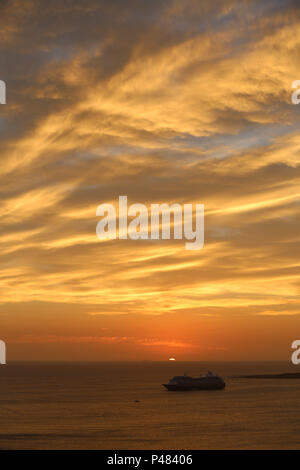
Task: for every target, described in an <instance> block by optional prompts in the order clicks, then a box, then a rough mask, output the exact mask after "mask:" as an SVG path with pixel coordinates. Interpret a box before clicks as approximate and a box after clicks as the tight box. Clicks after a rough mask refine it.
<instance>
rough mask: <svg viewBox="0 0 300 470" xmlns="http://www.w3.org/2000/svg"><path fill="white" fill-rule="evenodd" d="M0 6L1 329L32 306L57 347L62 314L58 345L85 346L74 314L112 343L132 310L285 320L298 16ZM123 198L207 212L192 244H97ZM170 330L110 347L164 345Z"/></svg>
mask: <svg viewBox="0 0 300 470" xmlns="http://www.w3.org/2000/svg"><path fill="white" fill-rule="evenodd" d="M1 5H2V6H1V8H2V13H3V15H1V20H0V22H1V24H2V28H1V31H2V32H1V35H2V41H1V46H0V48H1V59H0V68H1V71H2V72H3V74H4V76H1V79H4V80H5V81H6V83H7V105H5V106H2V107H1V109H0V111H1V120H0V134H1V141H0V150H1V166H0V180H1V185H0V200H1V202H0V214H1V238H0V248H1V252H0V266H1V268H0V288H1V305H0V306H3V311H4V310H5V311H7V307H8V306H11V309H9V312H10V313H9V315H10V316H11V318H12V320H11V321H13V319H15V321H16V319H17V318H18V315H19V312H20V310H21V311H23V309H24V311H26V312H27V315H29V312H28V311H27V307H26V306H27V305H32V303H34V302H37V303H42V304H43V307H42V308H43V309H45V313H42V312H40V314H39V315H38V314H37V315H34V316H33V317H32V316H31V315H29V317H28V322H29V326H30V325H31V327H32V328H37V329H40V330H41V332H42V333H43V334H41V335H40V336H39V337H41V338H46V337H48V336H47V335H50V336H49V337H50V338H61V341H63V340H62V338H66V342H68V341H69V340H68V339H67V338H68V334H63V335H61V336H60V334H59V333H60V328H62V325H64V324H65V322H66V321H68V320H66V319H65V318H69V315H71V312H72V311H73V312H74V305H76V306H78V309H79V310H78V312H77V310H76V312H77V313H76V314H75V313H74V316H76V322H75V323H76V328H77V331H74V332H73V334H72V335H70V338H73V339H74V341H75V338H98V339H97V340H96V339H95V340H94V342H97V341H100V340H99V337H97V336H95V334H94V332H93V328H92V327H91V326H90V323H89V320H96V319H99V321H100V320H101V318H104V317H105V316H106V315H108V316H111V318H112V319H113V318H118V321H119V322H120V323H121V325H122V328H123V329H124V331H126V328H127V323H126V321H127V320H126V319H128V316H130V315H139V316H141V317H144V318H145V317H146V316H147V315H149V316H151V315H152V316H153V317H155V316H161V317H164V315H166V314H167V315H170V317H168V319H169V318H170V320H168V322H171V316H172V315H173V316H174V315H177V314H178V315H182V316H183V318H185V319H186V321H187V322H188V321H189V319H191V315H194V314H195V313H197V314H198V315H199V316H200V317H201V318H214V321H215V322H216V323H215V325H216V326H217V325H218V322H220V321H221V320H220V318H222V316H224V318H225V317H227V316H228V318H231V316H232V315H235V314H236V313H237V312H241V311H242V312H243V315H245V318H252V316H256V317H257V316H259V315H261V316H266V314H263V312H275V313H276V312H281V313H280V315H279V316H280V317H283V316H284V315H286V316H289V315H291V314H293V315H294V316H296V315H297V312H298V311H299V297H298V292H299V274H300V273H299V264H298V263H297V259H298V258H299V234H298V232H299V230H298V220H299V207H300V206H299V200H300V193H299V183H300V168H299V131H298V128H299V109H300V108H299V109H298V107H297V106H293V105H291V102H290V95H291V83H292V81H293V80H295V79H297V78H299V76H298V62H297V60H296V57H297V51H298V49H299V46H300V36H299V6H298V4H297V3H296V2H293V1H288V2H284V3H283V2H278V1H275V0H265V1H263V2H259V1H253V2H246V1H245V2H244V1H243V2H237V1H232V0H224V2H222V5H220V8H219V9H218V10H217V11H216V8H215V5H213V4H212V3H211V2H207V1H205V2H201V5H200V4H199V2H195V1H192V0H186V1H184V2H179V1H171V0H165V1H163V2H154V3H153V2H151V5H150V2H148V1H146V0H145V1H141V2H135V1H129V2H126V3H125V2H123V1H121V0H120V1H116V2H113V3H108V2H99V1H96V0H88V1H86V2H84V3H83V2H79V1H77V0H72V1H71V0H70V1H68V2H58V1H53V2H50V3H49V2H48V3H47V4H46V3H45V5H43V7H41V6H40V4H39V2H35V1H33V0H32V1H29V0H28V1H26V2H19V1H17V0H14V1H12V2H3V3H2V4H1ZM24 9H25V10H24ZM24 12H25V13H24ZM258 13H259V21H258V20H257V16H258ZM122 194H127V195H128V197H129V200H130V201H131V202H141V203H144V204H146V205H149V204H151V203H158V202H166V203H173V202H177V203H180V204H183V203H196V202H198V203H204V204H205V227H206V228H205V246H204V249H203V250H201V251H200V252H193V253H191V252H188V251H186V250H185V249H184V244H183V243H182V242H181V241H173V240H172V241H167V240H164V241H158V242H153V241H147V242H142V241H140V242H134V241H131V240H130V241H111V242H105V243H100V241H99V240H98V238H97V237H96V233H95V227H96V223H97V218H96V217H95V210H96V207H97V206H98V205H99V204H100V203H103V202H117V199H118V197H119V195H122ZM56 302H57V303H58V304H59V311H60V316H59V315H56V313H55V311H53V310H52V308H51V306H53V305H54V304H55V303H56ZM39 305H40V304H39ZM86 312H92V313H90V314H89V315H87V313H86ZM93 313H96V314H93ZM268 315H269V314H268ZM269 316H270V317H271V315H269ZM54 318H55V320H54ZM52 319H53V322H52ZM88 319H89V320H88ZM77 320H78V321H77ZM8 321H9V320H8V318H7V316H5V322H8ZM112 321H113V320H112ZM249 321H250V320H249ZM25 322H26V319H25V318H22V323H23V324H24V323H25ZM168 322H166V323H165V324H164V328H162V329H161V330H160V332H159V334H157V332H156V330H155V328H154V327H153V325H152V326H151V331H150V332H148V333H147V332H144V331H143V332H141V331H139V332H138V334H135V333H134V332H133V331H131V333H130V334H127V333H126V334H125V333H124V334H123V333H122V331H119V333H118V334H116V335H115V336H114V333H112V336H111V338H123V337H124V338H126V337H127V336H128V337H134V338H135V337H136V338H137V341H136V342H134V345H135V347H136V348H138V347H139V346H142V345H143V346H145V347H146V346H150V345H152V346H153V347H154V346H157V348H159V347H162V348H164V347H165V346H166V347H167V344H169V346H170V347H172V344H171V343H172V341H173V340H170V337H169V336H167V337H166V335H165V329H166V328H167V324H169V323H168ZM86 323H88V327H86ZM5 324H6V327H7V328H8V329H9V331H10V334H11V335H12V331H13V329H12V328H11V324H10V323H9V324H8V323H5ZM69 326H70V324H69ZM110 327H111V325H110ZM198 327H200V326H199V325H198ZM84 328H87V331H86V333H85V334H81V333H80V331H81V329H84ZM50 330H51V331H50ZM175 333H176V332H175ZM189 334H190V333H189ZM12 336H13V335H12ZM172 337H173V338H174V337H176V338H179V339H178V343H177V344H182V345H184V344H187V345H188V344H192V343H189V341H187V342H186V341H184V340H182V339H180V337H181V336H180V335H178V332H177V334H175V336H174V335H173V336H172ZM145 338H150V339H149V340H147V339H146V340H145ZM153 338H155V339H153ZM45 341H47V340H46V339H45ZM91 341H92V340H91ZM101 341H102V342H104V341H106V342H109V340H107V339H106V340H104V339H103V340H101ZM121 341H123V340H120V341H119V340H117V339H116V340H111V343H116V345H117V343H118V342H121ZM176 341H177V340H176ZM70 342H71V340H70ZM213 344H215V343H213ZM220 344H221V342H220ZM222 344H223V343H222ZM173 346H174V347H176V346H175V343H174V345H173ZM178 347H179V346H178ZM184 347H185V346H182V348H184ZM186 347H188V346H186ZM189 347H190V346H189Z"/></svg>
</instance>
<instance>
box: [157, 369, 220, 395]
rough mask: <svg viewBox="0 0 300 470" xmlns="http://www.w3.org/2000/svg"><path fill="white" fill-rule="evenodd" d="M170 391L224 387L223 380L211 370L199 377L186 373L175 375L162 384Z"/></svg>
mask: <svg viewBox="0 0 300 470" xmlns="http://www.w3.org/2000/svg"><path fill="white" fill-rule="evenodd" d="M163 386H164V387H166V389H167V390H169V391H170V392H177V391H187V390H222V389H223V388H225V382H224V380H223V379H222V377H219V376H218V375H216V374H213V373H212V372H210V371H209V372H207V374H206V375H200V377H189V376H188V375H177V376H175V377H173V379H171V380H170V381H169V383H167V384H163Z"/></svg>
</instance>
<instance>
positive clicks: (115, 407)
mask: <svg viewBox="0 0 300 470" xmlns="http://www.w3.org/2000/svg"><path fill="white" fill-rule="evenodd" d="M208 369H209V370H213V371H216V372H218V373H219V374H220V375H221V376H222V377H223V378H224V379H225V380H226V388H225V390H220V391H200V392H168V391H166V390H165V389H164V388H163V387H162V386H161V384H162V383H163V382H166V381H168V380H169V379H170V378H171V377H172V376H173V375H182V374H183V373H184V372H187V373H189V374H191V375H197V374H199V373H200V372H206V371H207V370H208ZM289 371H292V372H295V371H298V369H297V367H295V366H292V365H291V364H289V363H275V362H272V363H271V362H269V363H262V362H260V363H246V362H245V363H218V364H217V363H204V362H202V363H200V362H199V363H197V362H193V363H183V362H174V363H170V362H165V363H162V362H161V363H158V362H139V363H78V364H77V363H9V364H7V365H6V366H0V426H1V427H0V449H120V450H121V449H300V380H278V379H277V380H276V379H260V380H257V379H230V378H228V377H229V376H231V375H235V374H251V373H252V374H254V373H280V372H289ZM299 372H300V370H299ZM136 400H139V402H136Z"/></svg>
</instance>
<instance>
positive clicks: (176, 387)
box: [163, 383, 225, 392]
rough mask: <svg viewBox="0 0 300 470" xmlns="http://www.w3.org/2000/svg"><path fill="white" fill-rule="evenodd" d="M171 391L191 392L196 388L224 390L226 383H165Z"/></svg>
mask: <svg viewBox="0 0 300 470" xmlns="http://www.w3.org/2000/svg"><path fill="white" fill-rule="evenodd" d="M163 386H164V387H165V388H166V389H167V390H168V391H169V392H189V391H194V390H223V389H224V388H225V383H210V384H209V383H203V384H199V383H198V384H193V385H191V384H189V385H188V384H186V385H185V384H163Z"/></svg>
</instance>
